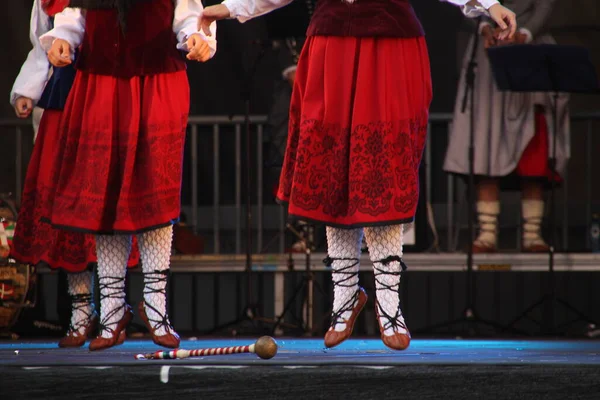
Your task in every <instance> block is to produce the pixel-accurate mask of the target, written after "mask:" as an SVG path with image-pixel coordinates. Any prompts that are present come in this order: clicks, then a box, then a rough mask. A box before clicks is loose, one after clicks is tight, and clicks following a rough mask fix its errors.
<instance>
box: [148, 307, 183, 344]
mask: <svg viewBox="0 0 600 400" xmlns="http://www.w3.org/2000/svg"><path fill="white" fill-rule="evenodd" d="M138 312H139V314H140V317H141V318H142V321H144V324H146V328H148V331H149V332H150V336H151V337H152V341H153V342H154V343H156V344H157V345H159V346H163V347H168V348H170V349H176V348H177V347H179V343H180V342H181V340H180V339H179V335H178V334H177V332H175V330H173V327H172V326H171V325H168V326H167V327H166V330H167V333H166V334H164V335H162V336H157V335H156V334H155V333H154V331H155V329H154V328H152V325H151V324H150V320H149V319H148V316H147V315H146V310H145V307H144V301H143V300H142V301H140V303H139V304H138Z"/></svg>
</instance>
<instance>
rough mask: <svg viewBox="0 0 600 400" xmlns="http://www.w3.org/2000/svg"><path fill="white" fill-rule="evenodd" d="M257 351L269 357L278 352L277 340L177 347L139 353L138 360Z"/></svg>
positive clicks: (266, 338)
mask: <svg viewBox="0 0 600 400" xmlns="http://www.w3.org/2000/svg"><path fill="white" fill-rule="evenodd" d="M238 353H255V354H256V355H257V356H259V357H260V358H262V359H265V360H266V359H269V358H272V357H274V356H275V354H277V342H275V340H274V339H273V338H272V337H269V336H263V337H261V338H259V339H258V340H257V341H256V343H253V344H251V345H247V346H230V347H213V348H208V349H195V350H185V349H175V350H171V351H157V352H154V353H147V354H137V355H135V359H136V360H173V359H177V358H188V357H203V356H220V355H226V354H238Z"/></svg>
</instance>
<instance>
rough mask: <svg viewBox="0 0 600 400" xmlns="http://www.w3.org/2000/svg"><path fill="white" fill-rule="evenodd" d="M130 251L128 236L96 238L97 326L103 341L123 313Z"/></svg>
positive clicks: (110, 334) (100, 236)
mask: <svg viewBox="0 0 600 400" xmlns="http://www.w3.org/2000/svg"><path fill="white" fill-rule="evenodd" d="M130 252H131V236H124V235H115V236H109V235H97V236H96V254H97V256H98V284H99V286H100V327H101V328H103V327H106V328H109V329H101V332H100V333H101V335H102V337H104V338H110V337H112V331H111V329H113V330H114V329H115V328H116V327H117V323H118V322H119V321H120V320H121V318H123V314H124V311H125V274H126V272H127V260H128V259H129V253H130Z"/></svg>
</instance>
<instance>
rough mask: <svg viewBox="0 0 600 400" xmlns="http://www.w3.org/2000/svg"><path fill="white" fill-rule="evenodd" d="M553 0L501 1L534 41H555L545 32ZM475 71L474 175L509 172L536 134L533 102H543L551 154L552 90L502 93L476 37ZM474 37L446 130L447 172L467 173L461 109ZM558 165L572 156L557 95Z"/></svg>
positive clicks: (465, 121)
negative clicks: (450, 123)
mask: <svg viewBox="0 0 600 400" xmlns="http://www.w3.org/2000/svg"><path fill="white" fill-rule="evenodd" d="M554 1H555V0H506V1H504V5H505V6H506V7H508V8H510V9H511V10H513V11H514V12H515V13H516V14H517V23H518V26H519V28H525V29H528V30H529V31H530V32H531V33H532V35H533V43H537V44H542V43H545V44H552V43H555V42H554V40H553V39H552V37H551V36H550V35H548V34H547V28H546V26H545V24H546V22H547V20H548V17H549V15H550V12H551V9H552V6H553V3H554ZM479 39H480V40H479V45H478V49H477V55H476V57H477V70H476V79H475V93H474V95H475V130H474V136H475V142H474V145H475V174H477V175H485V176H495V177H502V176H506V175H508V174H510V173H511V172H513V171H514V170H515V168H516V166H517V164H518V162H519V160H520V158H521V155H522V154H523V151H524V150H525V148H526V147H527V145H528V143H529V142H530V140H531V138H532V137H533V135H534V133H535V130H534V129H535V122H534V121H535V119H534V117H535V114H534V105H536V104H540V105H543V106H544V107H545V110H546V111H545V113H546V121H547V124H548V130H549V132H548V133H549V138H548V139H549V149H548V154H549V155H551V154H552V137H553V132H554V126H553V122H552V121H553V120H552V112H553V111H552V110H553V102H554V100H553V94H552V93H516V92H500V91H499V90H498V89H497V88H496V84H495V81H494V78H493V75H492V69H491V66H490V63H489V60H488V57H487V54H486V52H485V48H484V45H483V38H482V37H479ZM472 47H473V39H471V41H470V43H469V45H468V47H467V50H466V52H465V56H464V59H463V65H462V72H461V78H460V83H459V86H458V90H457V96H456V103H455V109H454V121H453V124H452V128H451V130H450V137H449V143H448V149H447V152H446V159H445V162H444V170H445V171H447V172H451V173H458V174H467V173H468V172H469V162H468V144H469V124H470V112H469V110H470V107H469V104H467V108H466V111H465V113H462V112H461V106H462V96H463V92H464V85H465V73H466V70H467V66H468V63H469V57H470V54H471V49H472ZM556 155H557V168H558V172H559V173H562V172H564V169H565V167H566V164H567V160H568V158H569V156H570V126H569V114H568V95H566V94H560V96H559V98H558V136H557V146H556Z"/></svg>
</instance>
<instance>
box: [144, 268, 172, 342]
mask: <svg viewBox="0 0 600 400" xmlns="http://www.w3.org/2000/svg"><path fill="white" fill-rule="evenodd" d="M168 276H169V270H168V269H165V270H163V271H159V270H154V271H153V272H144V295H146V294H153V293H159V294H161V295H163V296H165V298H166V295H167V291H166V287H167V285H166V282H167V279H168ZM162 282H165V285H160V286H161V287H162V288H161V289H154V288H152V287H149V286H150V285H154V284H157V283H162ZM144 306H145V307H148V308H150V309H151V310H152V311H154V312H155V313H156V314H158V315H159V316H160V319H158V320H157V319H151V318H150V316H149V315H148V313H146V316H147V317H148V321H149V322H151V325H152V327H153V328H154V330H157V329H159V328H160V327H163V326H164V327H165V330H166V331H167V332H170V331H172V330H173V327H172V326H171V323H170V322H169V317H168V316H167V314H166V313H165V314H164V315H163V314H161V313H160V311H158V310H157V309H156V308H154V307H152V305H150V304H148V302H146V300H144Z"/></svg>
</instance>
